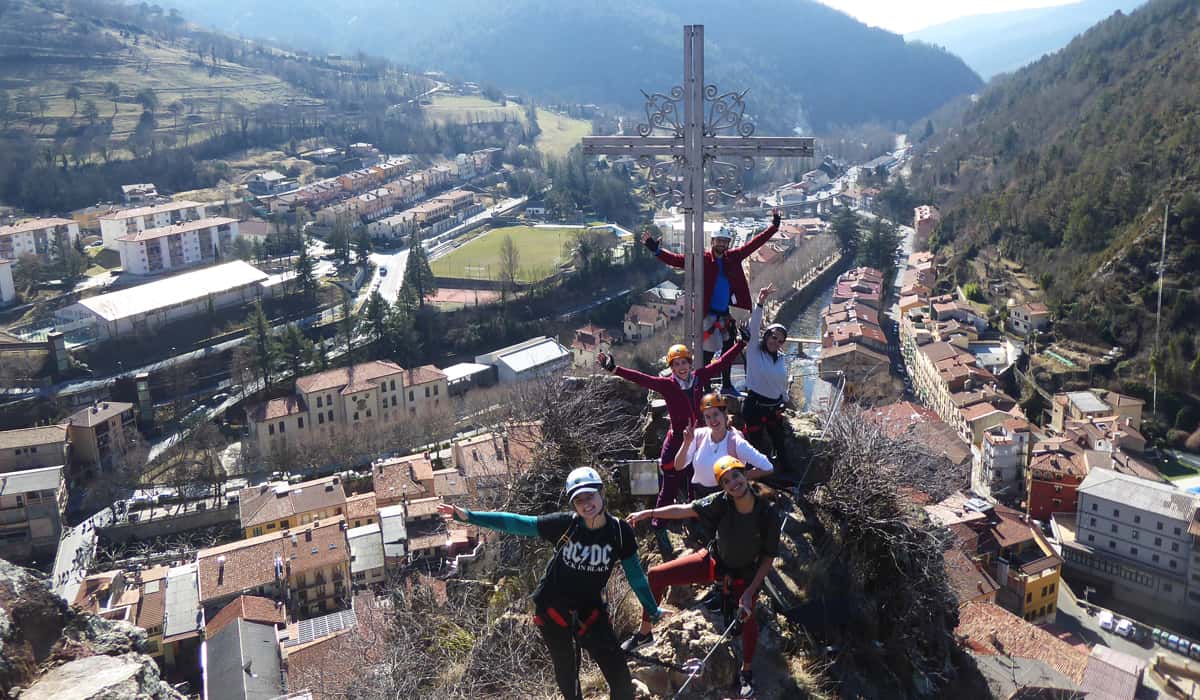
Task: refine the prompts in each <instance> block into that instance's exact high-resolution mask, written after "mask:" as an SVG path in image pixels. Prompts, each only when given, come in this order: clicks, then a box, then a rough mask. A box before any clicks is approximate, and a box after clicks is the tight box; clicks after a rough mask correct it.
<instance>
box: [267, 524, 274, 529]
mask: <svg viewBox="0 0 1200 700" xmlns="http://www.w3.org/2000/svg"><path fill="white" fill-rule="evenodd" d="M267 529H268V530H274V529H275V523H267Z"/></svg>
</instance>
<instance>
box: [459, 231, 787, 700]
mask: <svg viewBox="0 0 1200 700" xmlns="http://www.w3.org/2000/svg"><path fill="white" fill-rule="evenodd" d="M778 227H779V213H778V211H776V212H774V216H773V221H772V224H771V226H770V227H768V228H767V229H765V230H763V231H762V232H760V233H759V234H757V235H755V236H754V237H753V238H751V239H750V241H749V242H748V243H747V244H746V245H744V246H741V247H738V248H730V247H729V235H728V233H727V232H722V233H718V234H715V235H714V236H713V240H712V249H711V250H710V251H708V252H706V253H705V266H704V289H705V297H706V299H707V305H706V307H705V308H706V310H707V312H708V317H707V318H706V319H705V329H706V338H705V341H704V360H705V364H704V365H703V366H701V367H700V368H698V369H696V368H694V366H693V356H692V353H691V351H690V350H689V349H688V348H687V347H686V346H683V345H674V346H672V347H671V348H670V349H669V350H668V351H667V356H666V362H667V367H668V369H669V370H670V372H669V376H666V377H657V376H650V375H647V374H643V373H641V372H637V371H635V370H632V369H628V368H625V367H619V366H617V365H616V362H615V360H614V358H613V357H612V356H611V355H609V354H606V353H599V354H598V355H597V364H598V365H600V367H602V368H603V369H605V370H607V371H608V372H611V373H614V374H616V375H617V376H620V377H622V378H624V379H627V380H629V381H631V382H634V383H636V384H638V385H639V386H642V387H644V388H646V389H650V390H653V391H656V392H658V393H659V394H660V395H661V396H662V397H663V399H664V400H665V402H666V405H667V414H668V416H669V418H670V429H669V430H668V431H667V434H666V438H665V440H664V441H663V445H662V450H661V452H660V455H659V467H660V488H659V493H658V497H657V500H656V501H655V504H654V507H653V508H651V509H649V510H642V511H638V512H635V513H632V514H631V515H629V517H628V518H627V519H626V520H624V521H623V520H620V519H619V518H617V517H615V516H613V515H612V514H610V513H609V512H608V510H607V504H606V501H605V497H604V483H603V480H602V478H601V476H600V475H599V473H597V472H596V471H595V470H594V469H591V468H590V467H580V468H577V469H575V470H573V471H572V472H571V473H570V475H569V476H568V477H567V482H566V487H565V495H566V499H567V501H568V503H569V504H570V506H571V510H572V511H573V512H570V513H554V514H550V515H542V516H525V515H517V514H514V513H504V512H478V511H471V510H466V509H463V508H459V507H457V506H441V507H440V508H439V510H440V511H441V512H442V513H443V514H445V515H448V516H451V517H453V518H454V519H455V520H459V521H461V522H465V523H470V524H473V525H477V526H480V527H484V528H489V529H493V530H497V531H501V532H505V533H509V534H513V535H520V536H525V537H540V538H542V539H544V540H546V541H548V542H551V543H553V544H554V546H555V551H554V555H553V557H552V558H551V560H550V562H549V564H548V565H547V567H546V571H545V573H544V574H543V576H542V579H541V581H540V583H539V584H538V587H537V589H536V590H535V591H534V594H533V602H534V608H535V615H534V622H535V624H536V625H537V627H538V629H539V631H540V632H541V635H542V637H543V639H544V640H545V642H546V646H547V648H548V649H549V652H550V658H551V661H552V662H553V664H554V675H555V679H556V682H557V684H558V688H559V690H560V691H561V692H562V694H563V697H564V698H566V699H567V700H582V697H583V696H582V691H581V688H580V684H579V670H580V661H581V651H582V650H586V651H587V652H588V654H589V655H590V656H591V657H592V659H593V660H594V661H595V662H596V665H597V666H598V667H599V668H600V671H601V673H602V674H603V675H604V678H605V680H606V681H607V683H608V686H609V693H610V697H611V698H613V699H614V700H618V699H619V700H631V699H632V698H633V697H634V689H633V682H632V678H631V675H630V672H629V668H628V665H627V661H626V656H627V654H630V653H635V651H636V649H638V648H639V647H641V646H643V645H645V644H647V643H649V642H650V641H652V639H653V627H652V625H653V623H654V622H655V621H657V620H659V619H660V618H661V617H662V616H663V614H664V612H663V610H662V609H660V608H659V601H661V600H662V596H663V594H664V593H665V591H666V589H667V588H668V587H670V586H682V585H687V584H715V586H716V588H717V590H718V592H719V596H718V599H719V600H720V601H721V602H722V604H723V607H724V612H725V613H726V615H727V617H728V618H729V619H728V620H727V624H728V628H727V632H733V631H736V632H737V633H739V634H740V636H741V639H742V666H741V670H740V672H739V674H738V677H737V679H736V681H735V685H736V688H737V692H738V694H739V697H752V696H753V694H754V684H753V675H752V671H751V665H752V662H753V659H754V653H755V649H756V647H757V642H758V625H757V621H756V620H755V614H754V610H755V601H756V598H757V595H758V592H759V588H760V587H761V585H762V583H763V581H764V579H765V578H766V576H767V574H768V572H769V571H770V570H771V566H772V563H773V561H774V559H775V557H776V555H777V553H778V547H779V536H780V529H781V527H782V523H783V518H782V516H781V515H780V514H779V513H778V512H777V511H776V510H775V509H774V508H773V507H772V506H771V504H770V503H769V502H768V501H767V500H766V499H765V498H764V497H763V496H761V495H760V494H759V493H758V492H757V491H756V489H755V488H752V487H751V485H750V481H751V480H754V479H758V478H759V477H762V476H765V475H767V474H770V473H771V472H772V471H773V469H774V466H773V463H772V460H771V458H770V457H769V456H768V455H770V454H772V453H774V454H775V455H776V459H779V456H781V455H782V449H783V445H782V431H781V429H780V425H779V420H780V415H781V413H782V410H783V407H784V405H785V404H786V403H787V401H788V399H787V397H788V386H787V367H786V362H785V359H784V358H783V357H782V355H781V352H780V351H781V348H782V345H783V343H784V342H785V340H786V335H787V333H786V329H784V328H783V327H782V326H779V325H778V324H774V325H770V326H768V327H767V328H766V329H765V330H761V326H762V321H763V319H762V316H763V309H762V304H763V303H764V302H765V300H766V298H767V297H768V296H769V295H770V294H771V293H772V292H773V289H772V288H771V287H770V286H768V287H765V288H763V289H761V290H759V294H758V299H757V304H756V305H755V308H754V309H753V312H752V314H751V317H750V323H749V326H748V327H747V326H743V327H741V328H740V329H739V328H737V327H736V326H735V324H734V323H733V321H732V317H730V316H729V309H730V307H731V306H732V307H738V308H743V309H748V308H749V288H748V285H747V282H746V277H745V273H744V272H743V271H742V268H741V261H742V260H743V259H744V258H745V257H747V256H748V255H750V253H752V252H753V251H754V250H755V249H757V248H758V247H759V246H761V245H763V243H765V242H766V241H767V240H768V239H769V238H770V237H771V235H772V234H774V232H775V231H776V230H777V229H778ZM645 242H646V245H647V246H648V247H650V248H651V249H652V250H654V251H655V253H656V255H657V256H658V257H659V258H660V259H661V260H663V261H664V262H665V263H667V264H669V265H674V266H676V267H682V266H683V256H681V255H678V254H675V253H671V252H669V251H665V250H663V249H662V248H661V246H660V245H659V243H658V241H655V240H653V239H652V238H650V237H649V235H647V237H646V241H645ZM737 335H740V336H741V337H740V338H737V339H735V336H737ZM710 341H711V342H710ZM717 348H721V349H722V351H723V352H722V354H721V356H720V357H719V358H718V359H717V360H716V361H715V362H711V363H710V362H709V360H710V359H711V358H712V357H713V355H714V354H715V352H716V349H717ZM743 351H745V354H746V374H747V376H746V389H747V392H746V397H745V400H744V402H743V409H742V416H743V419H744V420H745V421H746V435H743V434H742V433H741V432H740V431H739V430H737V429H736V428H735V427H734V426H732V425H731V424H730V419H729V416H728V414H727V412H726V408H727V407H726V400H725V398H724V396H723V394H732V395H737V393H738V392H737V391H736V390H735V389H734V388H733V384H732V382H731V381H730V376H729V367H730V365H732V364H733V361H734V359H735V358H736V357H737V356H738V355H739V354H741V353H742V352H743ZM718 373H720V374H721V375H722V378H723V382H724V386H723V390H722V392H721V393H715V392H710V391H709V390H708V384H709V382H710V381H711V380H712V379H713V378H714V377H715V376H716V375H717V374H718ZM684 489H686V491H687V494H688V496H687V500H686V501H685V502H683V503H677V502H676V501H677V499H678V497H679V495H680V491H682V490H684ZM647 519H649V520H650V521H651V524H652V526H653V527H654V528H661V527H662V526H663V525H664V523H663V521H665V520H684V519H696V520H698V521H699V525H700V529H701V531H703V532H704V533H706V537H707V538H708V539H707V543H706V545H705V546H704V547H703V548H701V549H699V550H698V551H696V552H694V553H692V554H690V555H686V556H682V557H679V558H677V559H674V560H672V561H667V562H665V563H663V564H660V565H658V566H654V567H651V568H650V570H649V572H648V573H646V572H643V569H642V566H641V562H640V560H639V559H638V555H637V540H636V538H635V536H634V531H633V527H632V526H634V525H636V524H638V523H639V522H642V521H644V520H647ZM617 562H620V564H621V567H622V568H623V569H624V571H625V576H626V578H627V579H628V581H629V584H630V587H631V588H632V589H633V591H634V593H635V594H636V595H637V598H638V600H639V601H640V603H641V605H642V611H643V614H642V623H641V627H640V628H639V629H638V631H637V632H636V633H635V634H634V635H633V636H632V637H630V638H629V639H628V640H626V641H625V642H624V643H620V644H619V643H618V641H617V637H616V634H615V632H614V630H613V627H612V624H611V621H610V619H609V614H608V610H607V606H606V603H605V600H604V596H603V592H604V590H605V586H606V584H607V582H608V578H609V575H610V574H611V572H612V569H613V568H614V567H615V565H616V563H617Z"/></svg>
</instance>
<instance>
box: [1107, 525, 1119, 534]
mask: <svg viewBox="0 0 1200 700" xmlns="http://www.w3.org/2000/svg"><path fill="white" fill-rule="evenodd" d="M1108 529H1109V532H1116V531H1117V524H1116V523H1113V524H1112V525H1109V526H1108Z"/></svg>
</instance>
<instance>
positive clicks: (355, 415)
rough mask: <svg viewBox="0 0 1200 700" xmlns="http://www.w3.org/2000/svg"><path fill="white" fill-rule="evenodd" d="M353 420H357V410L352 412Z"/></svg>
mask: <svg viewBox="0 0 1200 700" xmlns="http://www.w3.org/2000/svg"><path fill="white" fill-rule="evenodd" d="M354 420H358V411H355V412H354Z"/></svg>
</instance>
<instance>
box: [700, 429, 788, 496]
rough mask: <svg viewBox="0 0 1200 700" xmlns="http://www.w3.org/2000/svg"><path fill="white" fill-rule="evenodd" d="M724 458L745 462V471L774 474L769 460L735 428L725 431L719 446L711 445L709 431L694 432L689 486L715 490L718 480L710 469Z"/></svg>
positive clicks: (711, 440)
mask: <svg viewBox="0 0 1200 700" xmlns="http://www.w3.org/2000/svg"><path fill="white" fill-rule="evenodd" d="M726 455H729V456H731V457H735V458H737V459H739V460H741V461H742V462H745V463H746V466H747V467H754V468H757V469H761V470H762V471H764V472H770V471H775V468H774V467H773V466H771V460H769V459H767V457H766V455H764V454H763V453H761V452H759V451H758V450H756V449H754V445H751V444H750V443H749V442H747V441H746V438H745V437H744V436H743V435H742V434H741V432H739V431H738V430H737V429H736V428H732V427H730V428H726V429H725V437H724V438H723V439H721V441H720V442H713V439H712V428H697V429H696V433H695V435H693V436H692V444H691V445H689V446H688V453H687V461H688V462H691V464H692V468H693V469H694V473H693V474H692V483H695V484H700V485H701V486H707V487H709V488H714V487H716V486H717V477H716V475H715V474H714V473H713V465H714V464H716V463H717V460H718V459H720V458H722V457H724V456H726Z"/></svg>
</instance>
